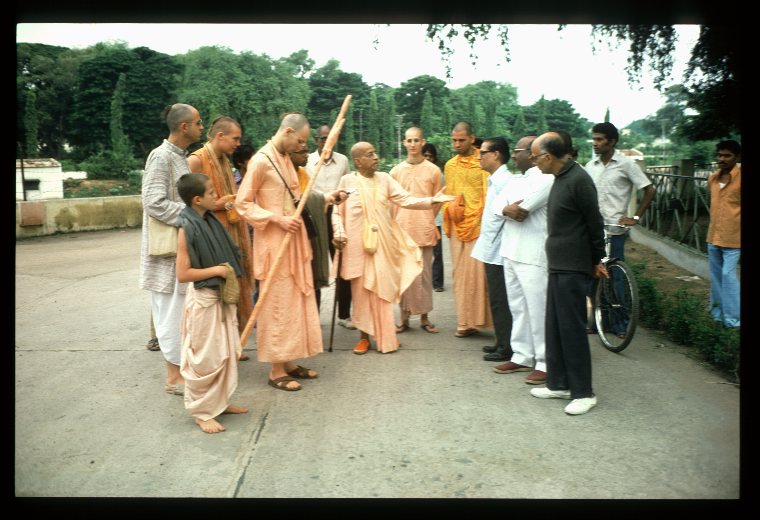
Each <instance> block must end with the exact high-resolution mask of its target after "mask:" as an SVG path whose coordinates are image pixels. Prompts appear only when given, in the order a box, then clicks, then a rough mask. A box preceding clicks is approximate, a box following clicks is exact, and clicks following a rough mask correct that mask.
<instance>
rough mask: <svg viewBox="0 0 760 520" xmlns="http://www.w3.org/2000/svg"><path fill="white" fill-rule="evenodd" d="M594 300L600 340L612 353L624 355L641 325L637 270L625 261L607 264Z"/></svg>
mask: <svg viewBox="0 0 760 520" xmlns="http://www.w3.org/2000/svg"><path fill="white" fill-rule="evenodd" d="M607 272H608V273H609V275H610V277H609V278H602V279H600V280H599V284H598V286H597V289H596V295H595V297H594V319H595V321H596V330H597V333H598V335H599V340H600V341H601V342H602V345H604V348H606V349H607V350H609V351H610V352H621V351H622V350H623V349H625V348H626V347H627V346H628V345H629V344H630V343H631V341H632V340H633V335H634V333H635V332H636V325H638V322H639V291H638V288H637V285H636V277H635V276H634V274H633V270H632V269H631V268H630V267H628V265H627V264H626V263H625V262H622V261H620V260H616V261H613V262H610V263H609V264H607Z"/></svg>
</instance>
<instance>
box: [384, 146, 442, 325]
mask: <svg viewBox="0 0 760 520" xmlns="http://www.w3.org/2000/svg"><path fill="white" fill-rule="evenodd" d="M390 176H391V177H393V178H394V179H396V180H397V181H398V183H399V184H401V186H402V187H403V188H404V189H405V190H406V191H408V192H409V193H410V194H411V195H413V196H415V197H432V196H433V195H435V194H436V193H438V191H440V189H441V183H442V180H443V179H442V177H443V175H442V174H441V169H440V168H438V166H436V165H435V164H433V163H431V162H430V161H427V160H423V161H422V162H420V163H418V164H410V163H409V162H407V161H404V162H402V163H399V164H397V165H396V166H394V167H393V169H391V171H390ZM394 210H395V211H394V213H395V219H396V222H398V224H399V225H400V226H401V229H403V230H404V231H406V232H407V233H408V234H409V236H410V237H412V239H413V240H414V241H415V242H416V243H417V245H418V246H420V249H421V251H422V261H423V266H422V272H421V273H420V274H419V275H418V276H417V278H415V279H414V281H413V282H412V283H411V285H410V286H409V287H408V288H407V289H406V291H404V294H402V295H401V303H400V307H401V309H402V310H403V311H405V312H408V313H409V314H427V313H429V312H430V311H432V310H433V246H435V244H436V243H437V242H438V239H440V238H441V237H440V234H439V233H438V228H437V227H436V225H435V213H436V211H435V210H432V209H431V210H430V211H424V210H413V209H405V208H399V207H396V206H394Z"/></svg>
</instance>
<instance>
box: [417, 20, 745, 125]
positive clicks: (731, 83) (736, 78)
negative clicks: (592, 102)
mask: <svg viewBox="0 0 760 520" xmlns="http://www.w3.org/2000/svg"><path fill="white" fill-rule="evenodd" d="M564 27H565V25H563V24H560V25H558V27H557V28H558V30H562V29H563V28H564ZM494 28H495V29H496V34H497V37H498V38H499V43H500V44H501V46H502V48H503V50H504V58H505V61H506V62H509V61H510V57H509V32H508V28H507V25H503V24H502V25H493V24H461V25H457V24H430V25H428V26H427V28H426V35H427V37H428V38H429V39H430V40H431V41H432V42H434V43H435V44H436V45H437V46H438V49H439V51H440V52H441V56H442V58H443V62H444V65H445V67H446V76H447V78H451V65H450V62H451V57H452V56H453V54H454V51H453V47H454V41H455V40H456V39H457V38H460V37H461V38H464V40H465V41H466V42H467V45H468V47H469V49H470V53H469V57H470V59H471V62H472V64H473V65H474V64H475V63H476V56H475V44H476V43H478V42H480V41H485V40H487V39H489V37H491V35H492V32H493V30H494ZM677 38H678V36H677V34H676V31H675V26H673V25H643V24H634V25H623V24H613V25H592V30H591V39H592V50H593V51H596V50H597V48H598V46H599V45H601V44H603V43H605V42H606V43H607V45H608V46H610V47H612V46H618V45H621V44H624V43H626V42H627V44H628V64H627V66H626V72H627V74H628V81H629V84H631V85H635V84H637V83H641V80H642V72H643V70H644V67H645V65H646V64H648V67H649V70H650V71H651V72H652V73H653V83H654V86H655V87H656V88H657V89H658V90H660V91H661V92H662V91H665V90H666V89H667V88H668V87H670V86H671V85H672V84H675V83H684V85H685V86H686V88H687V93H686V95H687V106H688V107H689V108H690V109H692V110H694V111H695V112H696V115H692V116H690V117H689V118H687V120H685V121H684V123H683V127H682V128H681V129H680V130H681V132H682V133H684V134H685V135H689V136H691V137H692V138H694V139H711V138H716V137H725V136H728V135H730V134H736V133H738V132H740V128H741V117H740V113H741V89H740V84H741V72H742V71H741V63H740V53H739V42H740V39H739V38H738V36H737V34H736V28H735V27H733V26H731V25H730V24H724V25H702V26H701V27H700V34H699V39H698V41H697V43H696V44H695V45H694V48H693V49H692V51H691V58H690V60H689V64H688V68H687V71H686V73H685V78H684V81H678V80H674V79H673V78H671V73H672V71H673V54H674V52H675V47H676V42H677Z"/></svg>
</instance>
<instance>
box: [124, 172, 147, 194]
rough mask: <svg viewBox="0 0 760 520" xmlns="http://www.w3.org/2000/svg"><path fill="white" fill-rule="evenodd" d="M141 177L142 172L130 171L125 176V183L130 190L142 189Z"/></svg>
mask: <svg viewBox="0 0 760 520" xmlns="http://www.w3.org/2000/svg"><path fill="white" fill-rule="evenodd" d="M142 177H143V172H142V170H132V171H131V172H129V174H128V175H127V181H128V183H129V187H130V188H138V189H139V188H142Z"/></svg>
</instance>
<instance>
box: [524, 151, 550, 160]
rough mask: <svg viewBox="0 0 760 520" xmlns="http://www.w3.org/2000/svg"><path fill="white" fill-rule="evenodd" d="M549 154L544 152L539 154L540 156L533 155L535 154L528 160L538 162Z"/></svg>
mask: <svg viewBox="0 0 760 520" xmlns="http://www.w3.org/2000/svg"><path fill="white" fill-rule="evenodd" d="M548 154H549V152H543V153H540V154H538V155H533V154H530V155H529V156H528V159H530V160H531V161H537V160H538V158H539V157H541V156H542V155H548Z"/></svg>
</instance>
